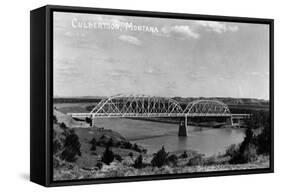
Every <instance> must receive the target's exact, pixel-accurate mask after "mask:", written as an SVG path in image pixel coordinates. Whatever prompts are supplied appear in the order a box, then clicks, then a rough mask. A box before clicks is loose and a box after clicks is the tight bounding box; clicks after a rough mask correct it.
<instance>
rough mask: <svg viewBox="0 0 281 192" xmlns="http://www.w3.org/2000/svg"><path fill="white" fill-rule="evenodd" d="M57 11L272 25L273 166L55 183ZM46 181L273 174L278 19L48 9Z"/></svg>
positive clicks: (50, 183)
mask: <svg viewBox="0 0 281 192" xmlns="http://www.w3.org/2000/svg"><path fill="white" fill-rule="evenodd" d="M54 12H69V13H88V14H103V15H115V16H137V17H151V18H167V19H192V20H208V21H222V22H236V23H256V24H268V25H269V52H270V53H269V78H270V82H269V83H270V86H269V89H270V90H269V99H270V101H269V103H270V106H269V111H270V120H271V121H270V141H271V146H270V147H271V153H270V167H269V168H263V169H246V170H229V171H212V172H195V173H181V174H161V175H147V176H128V177H116V178H97V179H94V178H93V179H79V180H63V181H54V180H53V155H52V154H53V151H52V139H53V138H52V136H53V119H52V117H53V13H54ZM46 28H47V31H46V55H47V58H46V63H47V65H46V91H47V99H46V110H47V111H46V119H47V121H46V127H47V129H46V137H47V138H46V142H47V143H46V153H47V154H46V156H47V160H46V170H47V171H46V180H47V181H46V182H47V186H66V185H81V184H101V183H119V182H135V181H151V180H164V179H183V178H198V177H211V176H229V175H245V174H258V173H273V172H274V20H273V19H264V18H249V17H232V16H217V15H201V14H185V13H168V12H152V11H139V10H120V9H106V8H89V7H72V6H57V5H47V6H46Z"/></svg>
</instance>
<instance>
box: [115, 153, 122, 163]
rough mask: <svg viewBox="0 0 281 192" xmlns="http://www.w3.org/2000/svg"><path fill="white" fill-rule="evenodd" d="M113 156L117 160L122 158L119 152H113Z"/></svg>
mask: <svg viewBox="0 0 281 192" xmlns="http://www.w3.org/2000/svg"><path fill="white" fill-rule="evenodd" d="M114 158H115V159H116V160H117V161H119V162H121V161H122V160H123V159H122V157H121V155H119V154H114Z"/></svg>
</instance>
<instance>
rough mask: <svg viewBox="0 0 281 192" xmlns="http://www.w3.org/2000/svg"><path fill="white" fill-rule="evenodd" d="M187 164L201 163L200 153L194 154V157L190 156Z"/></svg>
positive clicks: (195, 164)
mask: <svg viewBox="0 0 281 192" xmlns="http://www.w3.org/2000/svg"><path fill="white" fill-rule="evenodd" d="M187 165H189V166H197V165H203V158H202V155H196V156H195V157H192V158H191V159H189V161H188V163H187Z"/></svg>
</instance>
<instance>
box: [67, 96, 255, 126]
mask: <svg viewBox="0 0 281 192" xmlns="http://www.w3.org/2000/svg"><path fill="white" fill-rule="evenodd" d="M70 115H71V116H72V117H74V118H86V117H88V118H91V119H92V121H94V119H95V118H122V117H132V118H138V117H139V118H149V117H153V118H156V117H185V119H186V118H187V117H229V118H230V119H231V124H233V119H236V120H240V119H245V118H249V117H250V114H231V112H230V110H229V108H228V106H227V105H226V104H224V103H223V102H220V101H217V100H195V101H192V102H190V103H188V104H185V105H183V104H180V103H179V102H177V101H175V100H174V99H171V98H166V97H151V96H145V95H115V96H112V97H108V98H105V99H103V100H101V101H100V102H99V103H98V104H97V105H96V106H95V107H94V108H93V109H92V111H91V112H90V113H70ZM185 121H186V120H185Z"/></svg>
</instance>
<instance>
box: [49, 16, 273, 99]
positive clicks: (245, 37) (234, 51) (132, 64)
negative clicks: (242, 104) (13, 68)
mask: <svg viewBox="0 0 281 192" xmlns="http://www.w3.org/2000/svg"><path fill="white" fill-rule="evenodd" d="M53 25H54V27H53V29H54V39H53V45H54V49H53V51H54V54H53V55H54V58H53V59H54V96H60V97H77V96H112V95H116V94H144V95H150V96H164V97H175V96H180V97H236V98H260V99H269V26H268V25H265V24H249V23H234V22H216V21H206V20H202V21H201V20H183V19H167V18H149V17H128V16H112V15H98V14H81V13H63V12H55V13H54V22H53Z"/></svg>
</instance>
